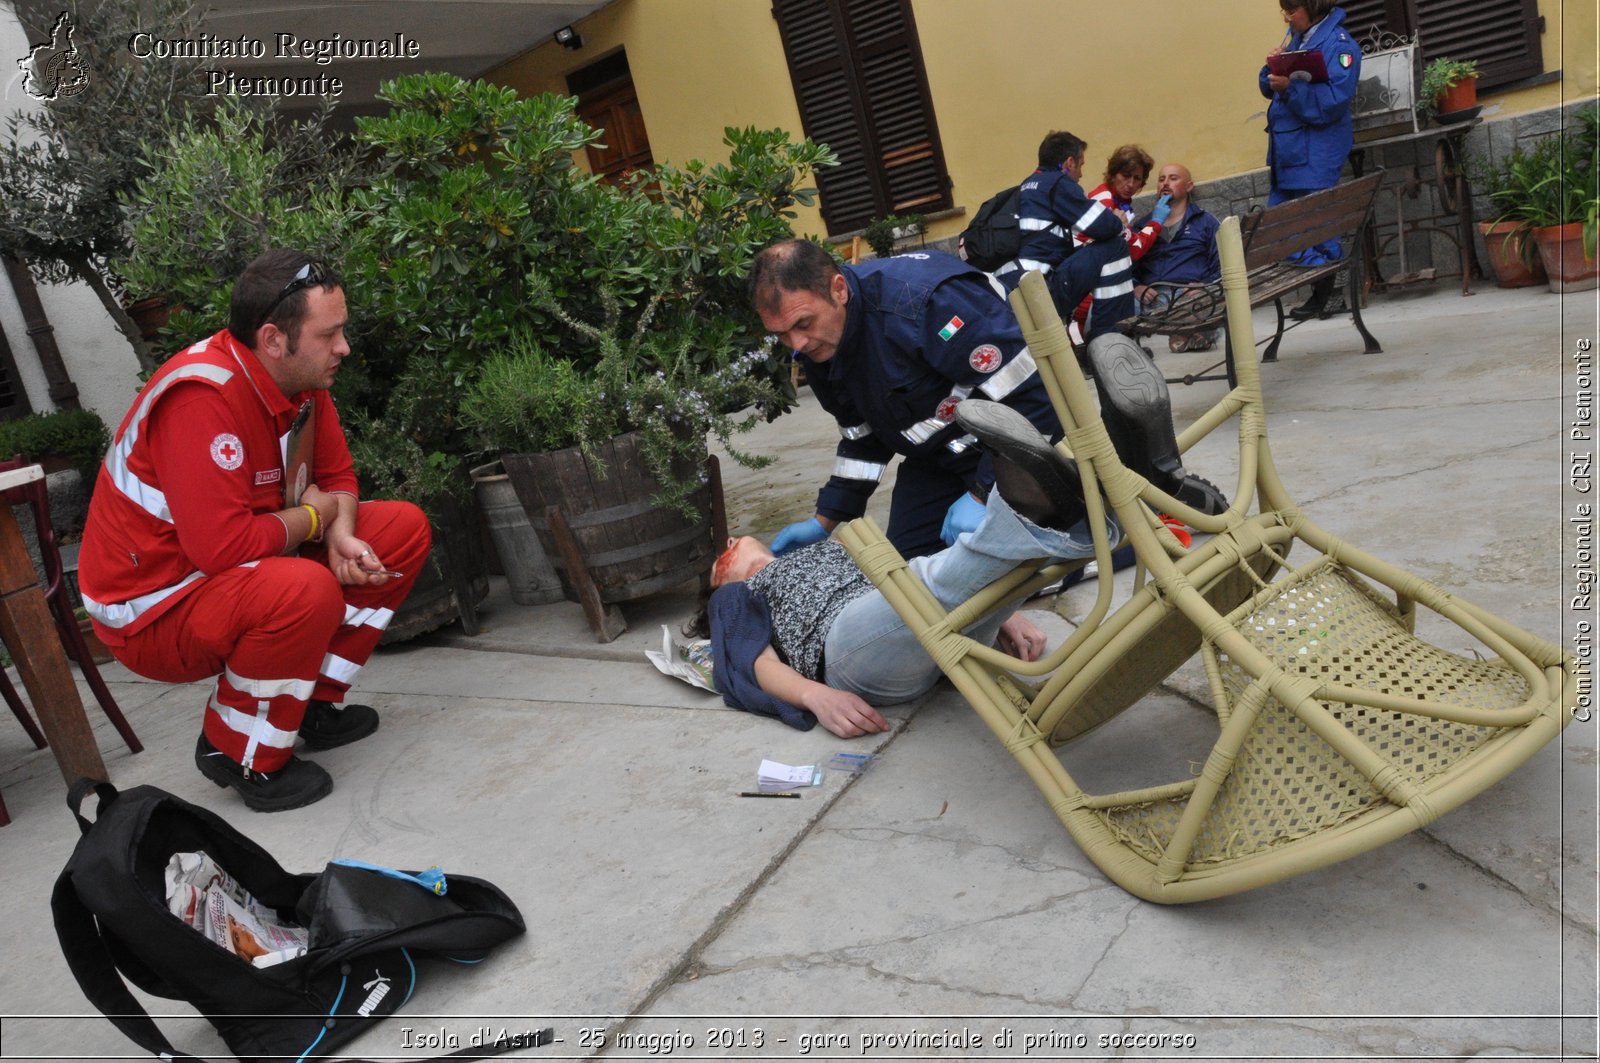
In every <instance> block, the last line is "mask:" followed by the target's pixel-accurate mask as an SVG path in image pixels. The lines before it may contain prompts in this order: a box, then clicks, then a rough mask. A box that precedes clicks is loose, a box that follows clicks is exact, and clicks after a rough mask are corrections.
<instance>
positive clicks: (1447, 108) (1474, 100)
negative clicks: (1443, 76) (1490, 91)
mask: <svg viewBox="0 0 1600 1063" xmlns="http://www.w3.org/2000/svg"><path fill="white" fill-rule="evenodd" d="M1433 106H1434V109H1435V110H1436V111H1438V112H1439V113H1440V114H1451V113H1453V112H1455V111H1466V110H1470V109H1471V108H1473V107H1476V106H1478V79H1477V78H1462V79H1461V80H1460V81H1458V82H1456V83H1455V84H1454V85H1451V86H1450V87H1449V88H1447V89H1445V90H1444V91H1443V92H1441V93H1439V95H1437V96H1435V97H1434V98H1433Z"/></svg>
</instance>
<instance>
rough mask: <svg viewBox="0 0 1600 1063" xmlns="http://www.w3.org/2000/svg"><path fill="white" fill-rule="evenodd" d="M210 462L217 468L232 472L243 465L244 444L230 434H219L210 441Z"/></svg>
mask: <svg viewBox="0 0 1600 1063" xmlns="http://www.w3.org/2000/svg"><path fill="white" fill-rule="evenodd" d="M211 460H212V461H214V462H216V463H217V467H218V468H220V469H225V470H227V471H229V472H232V471H233V470H234V469H237V468H238V467H239V466H241V465H243V464H244V444H243V443H241V442H239V437H238V436H236V435H234V434H233V433H232V432H219V433H217V437H216V438H215V439H213V440H212V441H211Z"/></svg>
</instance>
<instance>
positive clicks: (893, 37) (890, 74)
mask: <svg viewBox="0 0 1600 1063" xmlns="http://www.w3.org/2000/svg"><path fill="white" fill-rule="evenodd" d="M773 14H774V16H776V18H777V20H778V28H779V32H780V33H781V35H782V37H783V48H784V54H785V55H786V56H787V58H788V61H789V76H790V78H791V80H792V81H793V83H794V90H795V100H796V102H797V103H798V105H799V108H800V121H801V124H802V125H803V126H804V128H805V133H806V136H808V137H810V138H811V139H813V140H816V141H819V142H821V143H824V144H827V145H828V147H830V148H832V149H833V151H834V152H836V153H837V154H838V156H839V165H838V166H837V167H831V168H828V169H825V170H823V171H822V172H821V173H819V174H818V175H817V182H818V187H819V189H820V191H821V202H820V206H821V209H822V217H823V221H824V222H825V223H826V224H827V226H828V231H829V232H830V233H838V232H844V231H847V230H850V229H858V228H861V227H862V226H864V225H866V224H867V223H868V222H870V221H871V220H873V219H874V218H877V217H881V216H883V215H885V214H893V213H897V212H898V213H911V212H917V213H928V212H929V211H934V210H940V209H943V208H945V207H948V206H949V205H950V179H949V176H948V174H947V172H946V170H945V165H944V152H943V149H942V148H941V146H940V144H939V133H938V128H937V126H936V124H935V122H934V117H933V105H932V101H931V98H930V97H929V95H928V82H927V75H926V73H925V71H924V69H923V65H922V49H921V46H920V44H919V43H918V40H917V32H916V25H915V23H914V22H913V20H912V16H911V6H910V2H909V0H777V2H776V3H775V4H774V6H773Z"/></svg>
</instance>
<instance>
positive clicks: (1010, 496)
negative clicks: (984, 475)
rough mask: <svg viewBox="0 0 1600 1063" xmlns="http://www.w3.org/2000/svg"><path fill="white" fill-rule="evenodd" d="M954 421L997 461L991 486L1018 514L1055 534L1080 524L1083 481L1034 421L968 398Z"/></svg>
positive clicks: (1075, 469)
mask: <svg viewBox="0 0 1600 1063" xmlns="http://www.w3.org/2000/svg"><path fill="white" fill-rule="evenodd" d="M956 422H957V423H958V424H960V425H961V427H962V429H963V430H965V431H967V432H971V433H972V434H973V435H974V436H976V437H977V438H978V441H979V442H981V443H982V444H983V445H984V447H985V449H987V450H988V451H989V452H990V454H992V455H993V456H994V457H995V458H997V459H999V460H998V461H996V463H995V476H996V485H995V486H996V487H997V488H998V489H999V491H1000V495H1001V497H1002V498H1004V499H1005V500H1006V502H1007V503H1008V504H1009V505H1010V506H1011V508H1012V510H1014V511H1015V512H1016V513H1017V514H1019V515H1020V516H1023V517H1026V518H1027V519H1028V520H1030V521H1032V522H1033V523H1035V524H1037V525H1039V526H1040V527H1047V528H1054V529H1056V530H1059V531H1065V530H1067V529H1068V528H1070V527H1071V526H1073V525H1075V524H1077V523H1078V521H1080V520H1082V519H1083V514H1084V508H1083V481H1082V480H1081V479H1079V477H1078V470H1077V467H1076V466H1074V465H1073V464H1072V463H1071V462H1070V461H1068V460H1067V459H1065V458H1063V457H1062V456H1061V455H1060V454H1059V453H1057V452H1056V449H1055V448H1054V447H1052V446H1051V445H1050V442H1049V440H1047V439H1045V438H1044V436H1042V435H1040V434H1039V430H1038V429H1037V428H1035V427H1034V426H1033V422H1031V421H1029V420H1028V419H1027V418H1026V417H1024V416H1023V415H1022V414H1020V413H1018V412H1017V411H1016V410H1013V409H1012V408H1011V407H1009V406H1005V405H1002V404H1001V403H998V402H989V401H987V400H984V399H967V400H966V401H965V402H962V403H961V404H960V405H959V406H957V407H956ZM1001 462H1009V463H1010V464H1011V465H1012V466H1014V467H1015V469H1017V470H1020V472H1021V473H1023V474H1024V477H1023V478H1018V477H1016V476H1013V475H1010V473H1011V470H1008V469H1005V468H1004V467H1003V466H1002V464H1001ZM1030 481H1031V482H1030Z"/></svg>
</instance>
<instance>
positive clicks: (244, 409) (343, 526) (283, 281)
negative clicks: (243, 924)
mask: <svg viewBox="0 0 1600 1063" xmlns="http://www.w3.org/2000/svg"><path fill="white" fill-rule="evenodd" d="M348 319H349V315H348V313H347V312H346V309H345V299H344V290H343V288H342V286H341V284H340V282H339V278H338V277H337V276H336V275H334V274H333V273H332V272H331V271H330V270H328V269H326V268H325V267H323V266H321V265H319V264H317V263H316V262H314V261H312V260H311V259H310V258H309V257H308V256H306V255H305V254H302V253H300V252H296V251H288V250H274V251H268V252H266V253H264V254H262V255H261V256H260V257H259V258H257V259H256V260H255V261H254V262H252V263H251V264H250V265H249V266H248V267H246V269H245V271H244V273H242V274H241V275H240V276H239V279H238V281H237V282H236V283H235V284H234V288H233V296H232V302H231V305H230V307H229V318H228V327H227V328H226V329H224V330H223V331H221V332H218V333H217V334H216V335H214V336H212V337H210V338H209V339H205V340H201V341H200V342H198V343H196V344H194V345H193V346H192V347H189V348H188V349H186V350H184V351H183V352H181V353H180V354H177V355H175V356H173V357H172V358H171V359H170V360H169V361H167V362H166V364H164V365H163V366H162V367H161V368H160V370H159V371H157V372H156V374H155V375H154V376H153V377H151V378H150V381H149V383H147V384H146V385H145V387H144V389H143V390H142V391H141V392H140V393H139V396H138V398H137V399H136V400H135V401H134V404H133V408H132V409H131V410H129V411H128V414H127V416H126V417H124V418H123V420H122V424H121V426H120V427H119V428H118V429H117V432H116V435H115V437H114V438H113V440H112V445H111V449H110V451H109V452H108V453H107V454H106V460H105V463H104V465H103V466H102V467H101V470H100V475H99V479H98V481H97V483H96V486H95V492H94V500H93V502H92V503H91V505H90V509H89V519H88V524H87V526H86V527H85V529H84V534H83V546H82V548H81V552H80V568H79V585H80V587H81V589H82V592H83V600H84V605H85V607H86V608H87V609H88V611H89V615H90V617H91V618H92V619H93V621H94V628H95V632H96V634H98V635H99V636H100V638H101V639H103V640H104V641H105V643H106V645H107V646H108V647H110V649H111V652H112V653H113V654H114V655H115V656H116V658H117V659H118V660H119V661H121V662H122V663H123V664H125V665H127V666H128V667H129V668H131V669H133V670H134V671H135V672H138V673H139V674H140V675H143V676H147V677H149V678H151V679H157V680H160V681H162V682H167V683H189V682H195V681H197V680H200V679H204V678H207V677H209V676H216V677H217V681H216V687H215V689H214V691H213V692H212V695H211V698H210V700H209V702H208V703H207V705H206V709H205V722H204V726H203V728H202V731H201V734H200V738H199V741H198V743H197V745H196V748H195V763H196V765H197V766H198V767H199V769H200V771H201V773H202V774H204V775H205V776H206V777H207V778H209V779H210V780H211V781H212V782H214V783H216V784H217V785H218V786H224V787H226V786H231V787H233V788H234V789H236V790H238V791H239V793H240V795H241V796H242V797H243V798H244V802H245V804H246V805H248V806H249V807H250V808H252V809H255V810H256V811H261V812H275V811H281V810H284V809H290V808H299V807H301V806H303V805H309V804H311V803H312V802H314V801H317V800H320V799H321V798H323V797H325V796H326V795H327V794H328V793H329V792H330V791H331V790H332V789H333V780H332V779H331V778H330V777H329V775H328V773H327V772H326V771H325V770H323V769H322V768H321V767H318V766H317V765H315V764H312V763H310V762H309V761H305V760H302V759H300V758H299V757H296V756H294V753H293V750H294V744H295V739H296V737H297V736H298V737H299V738H303V739H304V740H305V744H306V746H307V748H309V749H313V750H318V749H329V748H332V747H334V746H342V745H345V744H347V743H350V742H354V741H356V740H357V739H359V738H365V737H366V736H367V735H369V734H371V733H372V732H373V731H375V730H377V728H378V714H377V712H376V711H375V710H373V709H372V708H371V707H370V706H366V705H344V704H342V702H343V701H344V697H345V694H346V692H347V691H348V690H349V689H350V684H351V682H352V681H353V680H354V678H355V676H356V673H358V672H359V671H360V670H361V667H362V665H364V664H365V663H366V660H367V658H368V657H369V656H370V655H371V653H372V651H373V649H374V648H375V647H376V646H377V644H378V637H379V636H380V635H381V634H382V633H383V629H384V627H385V626H387V624H388V622H389V619H390V618H391V617H392V616H393V615H394V609H395V607H396V606H398V605H399V604H400V602H401V601H402V600H404V598H405V596H406V594H407V592H408V591H410V589H411V585H412V584H413V583H414V582H415V581H416V578H417V573H418V572H419V571H421V567H422V565H423V563H424V559H425V558H426V556H427V553H428V547H429V542H430V533H429V529H428V521H427V518H426V517H425V516H423V513H422V511H421V510H420V509H418V508H417V507H416V506H413V505H411V504H409V503H405V502H358V501H357V498H356V477H355V471H354V469H353V467H352V465H351V461H350V450H349V447H348V446H347V444H346V442H345V438H344V433H343V431H342V429H341V428H340V426H339V415H338V413H337V412H336V411H335V409H334V406H333V403H332V401H331V400H330V399H329V397H328V388H329V387H331V386H332V384H333V381H334V377H335V376H336V375H337V374H338V372H339V365H340V363H341V362H342V361H343V360H344V357H345V355H347V354H349V353H350V346H349V344H347V343H346V342H345V338H344V327H345V324H346V322H347V321H348ZM302 411H308V412H309V417H307V418H305V419H303V420H299V427H298V428H297V427H296V422H297V419H299V415H301V413H302ZM303 434H309V435H310V437H311V440H312V445H311V447H310V460H309V464H305V465H304V467H305V469H306V473H305V475H304V480H305V481H306V482H304V483H297V482H295V481H296V479H298V478H297V477H296V472H297V471H298V470H299V469H300V468H301V467H302V465H303V463H302V462H301V461H299V460H296V461H295V462H294V466H295V467H294V469H292V470H287V471H286V468H285V464H286V460H287V458H288V455H289V452H290V445H291V443H295V447H294V452H295V454H296V455H300V454H302V453H304V451H303V449H302V443H301V442H299V441H298V437H299V436H301V435H303ZM291 435H293V436H296V437H297V439H291ZM286 490H288V491H296V490H300V491H301V493H300V494H299V496H298V499H297V501H296V504H294V505H287V504H286V501H285V492H286ZM289 497H294V496H293V495H290V496H289Z"/></svg>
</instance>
